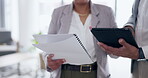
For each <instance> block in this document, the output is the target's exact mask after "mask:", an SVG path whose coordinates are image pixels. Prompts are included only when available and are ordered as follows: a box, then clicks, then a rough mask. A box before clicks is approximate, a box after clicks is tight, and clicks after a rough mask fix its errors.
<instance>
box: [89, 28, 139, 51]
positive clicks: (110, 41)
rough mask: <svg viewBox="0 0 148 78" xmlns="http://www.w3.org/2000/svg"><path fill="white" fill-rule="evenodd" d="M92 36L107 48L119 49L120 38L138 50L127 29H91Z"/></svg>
mask: <svg viewBox="0 0 148 78" xmlns="http://www.w3.org/2000/svg"><path fill="white" fill-rule="evenodd" d="M91 32H92V34H93V35H94V36H95V37H96V39H97V40H98V41H99V42H102V43H104V44H106V45H108V46H112V47H115V48H120V47H122V45H120V44H119V42H118V40H119V39H120V38H122V39H124V40H125V41H126V42H127V43H129V44H131V45H133V46H135V47H137V48H138V45H137V43H136V41H135V39H134V37H133V35H132V33H131V31H130V30H129V29H124V28H92V30H91Z"/></svg>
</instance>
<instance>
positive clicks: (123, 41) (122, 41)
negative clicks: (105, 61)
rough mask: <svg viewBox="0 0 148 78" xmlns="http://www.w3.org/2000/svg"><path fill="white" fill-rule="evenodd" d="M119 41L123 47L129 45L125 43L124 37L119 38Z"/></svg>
mask: <svg viewBox="0 0 148 78" xmlns="http://www.w3.org/2000/svg"><path fill="white" fill-rule="evenodd" d="M119 43H120V44H121V45H123V46H124V47H125V48H129V47H131V45H130V44H129V43H127V42H126V41H125V40H124V39H119Z"/></svg>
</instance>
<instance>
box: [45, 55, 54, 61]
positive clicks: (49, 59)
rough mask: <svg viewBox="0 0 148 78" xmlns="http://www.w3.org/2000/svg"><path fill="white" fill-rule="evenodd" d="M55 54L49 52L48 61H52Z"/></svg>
mask: <svg viewBox="0 0 148 78" xmlns="http://www.w3.org/2000/svg"><path fill="white" fill-rule="evenodd" d="M53 56H54V54H49V55H48V57H47V60H48V62H50V61H52V57H53Z"/></svg>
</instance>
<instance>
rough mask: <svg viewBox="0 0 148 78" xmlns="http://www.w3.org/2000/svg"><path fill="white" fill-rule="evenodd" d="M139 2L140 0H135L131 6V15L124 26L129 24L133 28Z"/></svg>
mask: <svg viewBox="0 0 148 78" xmlns="http://www.w3.org/2000/svg"><path fill="white" fill-rule="evenodd" d="M139 2H140V0H135V2H134V4H133V7H132V15H131V16H130V18H129V20H128V22H127V23H126V24H125V26H127V25H130V26H132V27H133V28H135V26H136V22H137V15H138V7H139Z"/></svg>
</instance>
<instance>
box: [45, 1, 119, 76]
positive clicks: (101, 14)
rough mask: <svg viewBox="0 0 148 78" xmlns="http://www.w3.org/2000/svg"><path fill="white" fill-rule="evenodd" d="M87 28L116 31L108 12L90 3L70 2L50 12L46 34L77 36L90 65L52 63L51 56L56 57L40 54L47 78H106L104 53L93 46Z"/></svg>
mask: <svg viewBox="0 0 148 78" xmlns="http://www.w3.org/2000/svg"><path fill="white" fill-rule="evenodd" d="M90 27H92V28H116V27H117V26H116V23H115V19H114V14H113V12H112V9H111V8H110V7H107V6H104V5H100V4H94V3H92V2H91V0H73V3H72V4H68V5H64V6H62V7H59V8H56V9H55V10H54V12H53V14H52V20H51V22H50V27H49V31H48V34H76V35H78V37H79V38H80V40H81V41H82V44H84V46H85V48H86V49H87V51H88V53H89V54H90V56H91V58H92V60H93V61H94V63H93V64H84V65H73V64H64V63H65V61H66V60H64V59H56V60H54V59H52V57H54V56H56V55H54V54H47V53H46V52H44V53H43V57H44V58H43V59H44V62H45V65H46V67H47V70H48V71H49V72H51V78H110V76H111V75H110V73H109V71H108V62H107V53H106V52H104V51H103V50H101V49H100V47H99V46H98V45H97V42H98V41H97V40H96V39H95V37H94V36H93V35H92V33H91V31H90ZM72 44H73V43H71V45H72ZM49 48H50V47H49ZM59 48H60V47H59ZM67 48H68V47H67ZM110 56H112V55H110ZM78 58H81V57H78ZM79 60H81V59H79Z"/></svg>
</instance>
